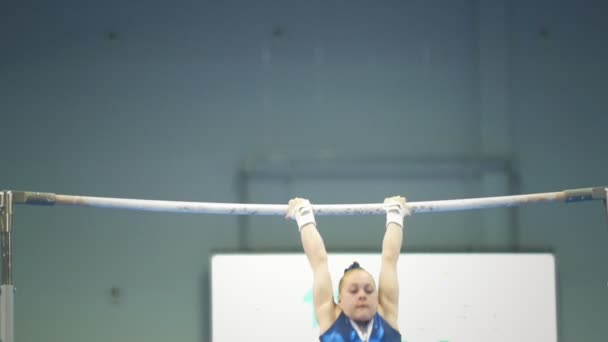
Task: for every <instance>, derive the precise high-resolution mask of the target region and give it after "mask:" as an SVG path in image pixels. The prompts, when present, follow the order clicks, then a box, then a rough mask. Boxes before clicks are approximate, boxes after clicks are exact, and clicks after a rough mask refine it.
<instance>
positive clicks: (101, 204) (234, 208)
mask: <svg viewBox="0 0 608 342" xmlns="http://www.w3.org/2000/svg"><path fill="white" fill-rule="evenodd" d="M605 189H606V187H595V188H584V189H573V190H564V191H560V192H546V193H536V194H528V195H515V196H499V197H482V198H469V199H454V200H442V201H426V202H408V203H407V205H408V207H409V208H410V210H411V211H412V213H430V212H443V211H464V210H475V209H489V208H499V207H514V206H520V205H526V204H533V203H556V202H563V203H567V202H579V201H590V200H598V199H605V198H606V191H605ZM14 193H15V194H16V195H15V200H16V203H20V204H37V205H41V204H42V205H66V206H81V207H96V208H111V209H123V210H136V211H155V212H171V213H190V214H220V215H280V216H282V215H285V214H286V212H287V204H243V203H210V202H179V201H157V200H142V199H126V198H109V197H87V196H72V195H56V194H52V193H39V192H37V193H28V192H14ZM313 210H314V212H315V214H317V215H345V216H346V215H383V214H385V212H384V209H383V208H382V203H370V204H314V203H313Z"/></svg>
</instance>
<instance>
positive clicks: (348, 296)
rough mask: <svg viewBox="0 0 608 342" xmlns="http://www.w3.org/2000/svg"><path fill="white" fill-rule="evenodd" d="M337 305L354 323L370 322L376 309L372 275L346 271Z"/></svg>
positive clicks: (363, 272) (358, 271)
mask: <svg viewBox="0 0 608 342" xmlns="http://www.w3.org/2000/svg"><path fill="white" fill-rule="evenodd" d="M338 305H339V306H340V308H341V309H342V311H344V314H345V315H346V316H348V317H349V318H350V319H352V320H354V321H359V322H367V321H369V320H371V319H372V317H374V315H375V314H376V310H377V309H378V291H376V283H375V282H374V278H373V277H372V275H371V274H369V273H368V272H367V271H364V270H352V271H348V272H347V273H346V274H345V275H344V279H343V281H342V286H341V287H340V300H339V302H338Z"/></svg>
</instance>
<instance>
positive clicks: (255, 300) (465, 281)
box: [211, 253, 557, 342]
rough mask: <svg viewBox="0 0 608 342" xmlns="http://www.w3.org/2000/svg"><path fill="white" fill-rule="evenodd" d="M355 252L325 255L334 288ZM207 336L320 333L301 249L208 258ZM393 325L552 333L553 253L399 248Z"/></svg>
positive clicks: (425, 339)
mask: <svg viewBox="0 0 608 342" xmlns="http://www.w3.org/2000/svg"><path fill="white" fill-rule="evenodd" d="M353 261H358V262H359V263H360V264H361V266H362V267H364V268H365V269H366V270H368V271H369V272H370V273H371V274H372V275H374V277H375V278H376V279H378V274H379V271H380V255H379V254H330V256H329V267H330V273H331V275H332V280H333V285H334V288H336V290H337V285H338V281H339V279H340V277H341V276H342V273H343V271H344V268H346V267H347V266H348V265H350V264H351V263H352V262H353ZM211 267H212V270H211V283H212V284H211V292H212V309H211V313H212V317H211V319H212V341H213V342H234V341H267V342H273V341H276V342H284V341H290V342H300V341H301V342H310V341H318V340H319V338H318V336H319V331H318V327H317V325H316V320H315V318H314V313H313V309H312V295H311V289H312V287H311V285H312V272H311V271H310V268H309V265H308V261H307V259H306V257H305V256H304V255H303V254H220V255H215V256H213V258H212V262H211ZM398 270H399V271H398V272H399V289H400V301H399V328H400V330H401V334H402V336H403V341H408V342H447V341H450V342H452V341H453V342H457V341H466V342H482V341H483V342H487V341H492V342H513V341H518V342H526V341H529V342H557V314H556V291H555V262H554V258H553V255H551V254H486V253H481V254H403V255H401V257H400V259H399V265H398Z"/></svg>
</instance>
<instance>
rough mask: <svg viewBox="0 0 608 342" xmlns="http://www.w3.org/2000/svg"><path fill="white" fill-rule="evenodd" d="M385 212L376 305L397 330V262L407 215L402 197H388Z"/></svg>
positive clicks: (385, 202)
mask: <svg viewBox="0 0 608 342" xmlns="http://www.w3.org/2000/svg"><path fill="white" fill-rule="evenodd" d="M384 209H385V210H386V232H385V233H384V239H383V241H382V265H381V267H380V279H379V284H378V304H379V310H380V313H381V314H382V316H383V318H384V319H385V320H386V321H387V322H388V323H389V324H390V325H391V326H392V327H393V328H395V329H397V330H399V327H398V324H397V319H398V316H399V282H398V280H397V261H398V260H399V254H400V253H401V244H402V242H403V218H404V217H405V216H408V215H409V210H408V208H407V206H406V204H405V198H404V197H399V196H395V197H390V198H387V199H385V200H384Z"/></svg>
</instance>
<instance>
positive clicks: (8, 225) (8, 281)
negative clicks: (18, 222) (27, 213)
mask: <svg viewBox="0 0 608 342" xmlns="http://www.w3.org/2000/svg"><path fill="white" fill-rule="evenodd" d="M12 221H13V193H12V192H10V191H7V192H0V235H1V237H2V284H1V285H0V342H14V341H15V340H14V319H13V316H14V313H15V310H14V295H15V288H14V286H13V254H12V253H13V250H12V241H11V233H12V223H13V222H12Z"/></svg>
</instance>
